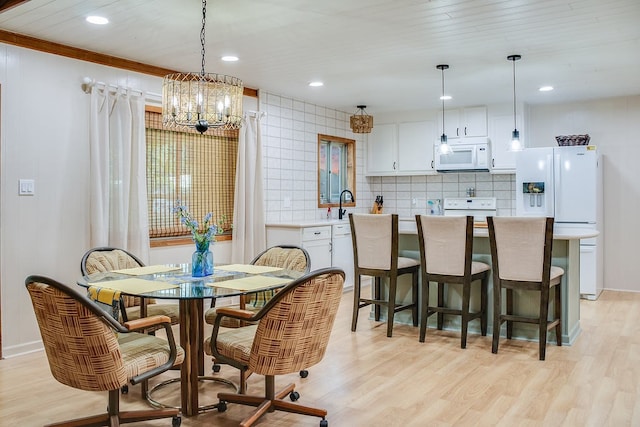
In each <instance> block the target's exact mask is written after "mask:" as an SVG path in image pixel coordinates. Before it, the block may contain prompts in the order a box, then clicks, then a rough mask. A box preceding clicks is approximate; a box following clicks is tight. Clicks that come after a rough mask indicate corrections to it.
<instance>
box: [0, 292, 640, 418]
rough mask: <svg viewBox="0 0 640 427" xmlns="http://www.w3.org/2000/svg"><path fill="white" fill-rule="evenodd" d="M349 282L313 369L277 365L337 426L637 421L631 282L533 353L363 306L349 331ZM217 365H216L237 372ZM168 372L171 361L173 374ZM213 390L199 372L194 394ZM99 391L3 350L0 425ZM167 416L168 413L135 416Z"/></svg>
mask: <svg viewBox="0 0 640 427" xmlns="http://www.w3.org/2000/svg"><path fill="white" fill-rule="evenodd" d="M351 304H352V293H351V292H349V293H346V294H345V295H344V297H343V299H342V303H341V306H340V311H339V314H338V319H337V320H336V324H335V326H334V331H333V336H332V338H331V341H330V343H329V349H328V351H327V354H326V356H325V358H324V360H323V361H322V362H321V363H320V364H318V365H316V366H314V367H312V368H311V369H310V370H309V372H310V375H309V377H308V378H306V379H301V378H300V377H299V376H298V375H297V374H292V375H288V376H285V377H279V378H278V379H277V382H276V387H278V385H282V386H283V385H285V384H286V383H288V382H295V383H296V385H297V390H298V391H299V392H300V394H301V398H300V401H299V402H300V403H302V404H309V405H316V406H320V407H324V408H326V409H327V410H328V411H329V415H328V417H327V419H328V421H329V425H330V426H333V427H337V426H349V427H351V426H449V425H459V426H496V425H497V426H540V425H544V426H638V425H640V393H639V388H640V294H632V293H621V292H612V291H606V292H605V293H604V294H603V295H602V296H601V297H600V299H599V300H598V301H595V302H592V301H582V302H581V305H580V309H581V326H582V334H581V335H580V336H579V337H578V340H577V342H576V343H575V344H574V345H573V346H570V347H569V346H565V347H556V346H555V345H553V344H550V345H549V347H548V349H547V360H546V361H544V362H541V361H539V360H538V348H537V344H536V343H533V342H523V341H511V342H508V341H507V340H506V339H502V340H501V342H500V351H499V353H498V354H497V355H494V354H492V353H491V339H490V337H489V336H487V337H481V336H479V335H470V337H469V342H468V346H467V349H466V350H462V349H460V347H459V342H460V341H459V335H458V334H457V333H456V332H448V331H444V332H439V331H436V330H434V329H429V330H428V332H427V341H426V342H425V343H422V344H421V343H419V342H418V330H417V328H413V327H411V326H406V325H396V326H395V328H394V336H393V338H387V337H386V334H385V326H384V324H382V323H375V322H373V321H370V320H368V319H367V312H366V310H361V316H360V320H359V325H358V331H357V332H356V333H352V332H350V321H351ZM236 372H237V371H235V370H233V369H232V368H230V367H223V370H222V372H221V375H222V376H224V377H227V378H230V379H233V380H235V379H236ZM176 374H177V372H173V373H171V375H176ZM262 379H263V378H262V377H260V376H258V375H253V376H252V377H251V378H250V385H249V393H251V394H260V393H262V391H263V389H262V387H263V386H262V384H263V383H262ZM220 390H222V389H221V388H220V387H219V386H216V385H215V384H214V383H211V382H208V383H203V385H202V387H201V403H202V401H205V403H206V402H210V403H214V402H215V401H216V398H215V396H216V393H217V392H218V391H220ZM106 404H107V401H106V394H102V393H90V392H84V391H78V390H74V389H71V388H69V387H66V386H63V385H61V384H59V383H57V382H56V381H55V380H54V379H53V377H52V376H51V374H50V372H49V369H48V366H47V362H46V357H45V355H44V353H41V352H40V353H35V354H30V355H26V356H21V357H16V358H12V359H8V360H2V361H0V425H1V426H5V425H6V426H9V425H11V426H37V425H42V424H44V423H46V422H53V421H59V420H64V419H69V418H75V417H80V416H85V415H90V414H93V413H98V412H101V411H103V410H105V408H106ZM135 408H141V409H142V408H146V404H145V403H144V402H142V401H140V392H139V387H132V390H131V392H130V393H129V395H126V396H123V397H122V399H121V409H123V410H128V409H135ZM250 411H251V408H248V407H242V406H239V405H232V404H230V405H229V409H228V410H227V412H225V413H218V412H217V411H215V410H214V411H209V412H206V413H203V414H200V415H198V416H197V417H192V418H183V423H182V425H183V426H205V425H206V426H211V425H214V426H234V425H237V424H238V422H239V421H240V420H241V419H242V418H244V417H245V416H246V415H247V414H248V413H249V412H250ZM318 420H319V419H318V418H314V417H304V416H300V415H293V414H284V413H273V414H268V415H267V416H266V418H263V420H262V421H261V422H260V423H259V424H258V425H263V426H282V427H288V426H296V427H297V426H317V425H318V423H319V421H318ZM137 425H140V426H160V425H171V422H170V421H168V420H167V421H154V422H147V423H139V424H137Z"/></svg>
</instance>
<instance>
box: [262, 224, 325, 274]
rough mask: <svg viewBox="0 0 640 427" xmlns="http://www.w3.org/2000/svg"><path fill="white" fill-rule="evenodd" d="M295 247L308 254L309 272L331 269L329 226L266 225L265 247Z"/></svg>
mask: <svg viewBox="0 0 640 427" xmlns="http://www.w3.org/2000/svg"><path fill="white" fill-rule="evenodd" d="M275 245H295V246H300V247H301V248H304V249H305V250H306V251H307V252H309V257H310V258H311V270H317V269H319V268H326V267H331V226H330V225H323V226H313V227H304V226H289V225H267V247H271V246H275Z"/></svg>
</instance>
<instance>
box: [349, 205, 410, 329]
mask: <svg viewBox="0 0 640 427" xmlns="http://www.w3.org/2000/svg"><path fill="white" fill-rule="evenodd" d="M349 223H350V224H351V238H352V241H353V262H354V277H355V283H354V285H353V318H352V321H351V331H354V332H355V330H356V325H357V323H358V312H359V310H360V309H361V308H363V307H367V306H369V305H374V318H375V320H376V321H379V320H380V306H381V305H384V306H387V336H388V337H391V335H392V333H393V319H394V315H395V313H397V312H398V311H402V310H409V309H410V310H411V314H412V318H413V326H418V271H419V270H420V261H419V260H415V259H413V258H406V257H400V256H398V215H396V214H375V215H374V214H353V213H350V214H349ZM409 273H410V274H411V276H412V282H411V291H412V292H411V297H412V300H411V303H409V304H398V303H397V302H396V289H397V284H398V277H399V276H401V275H403V274H409ZM362 276H373V278H374V283H373V298H362V296H361V284H362ZM382 278H388V279H389V292H388V298H386V299H385V298H383V296H382V290H381V279H382Z"/></svg>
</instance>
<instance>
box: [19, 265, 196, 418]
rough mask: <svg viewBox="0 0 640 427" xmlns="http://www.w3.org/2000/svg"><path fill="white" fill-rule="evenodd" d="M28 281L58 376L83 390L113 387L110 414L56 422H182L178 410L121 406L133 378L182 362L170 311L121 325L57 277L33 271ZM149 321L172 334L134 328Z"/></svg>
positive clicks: (138, 380) (108, 411) (53, 371)
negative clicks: (158, 334) (124, 390)
mask: <svg viewBox="0 0 640 427" xmlns="http://www.w3.org/2000/svg"><path fill="white" fill-rule="evenodd" d="M25 285H26V287H27V290H28V291H29V295H30V296H31V301H32V303H33V309H34V311H35V314H36V319H37V321H38V326H39V328H40V334H41V336H42V342H43V344H44V348H45V351H46V354H47V359H48V361H49V368H50V369H51V373H52V374H53V376H54V378H55V379H56V380H58V381H59V382H60V383H62V384H65V385H68V386H70V387H74V388H77V389H80V390H87V391H108V392H109V404H108V407H107V412H106V413H104V414H100V415H94V416H90V417H86V418H81V419H76V420H72V421H65V422H61V423H56V424H52V426H72V425H73V426H97V425H108V426H118V425H120V423H122V424H124V423H132V422H138V421H143V420H152V419H159V418H168V417H172V418H173V426H174V427H177V426H179V425H180V422H181V419H180V416H179V415H178V410H177V409H153V410H151V409H148V410H142V411H126V412H121V411H120V408H119V406H120V405H119V389H120V388H121V387H122V386H123V385H125V384H126V383H127V382H130V383H131V384H137V383H139V382H141V381H143V380H147V379H149V378H151V377H153V376H156V375H158V374H160V373H162V372H165V371H167V370H168V369H171V367H173V366H174V365H178V364H180V363H182V361H183V359H184V351H183V350H182V348H181V347H180V346H177V345H176V343H175V340H174V338H173V333H172V330H171V324H170V322H169V319H168V318H167V317H166V316H154V317H146V318H143V319H138V320H132V321H129V322H126V323H124V325H121V324H120V323H118V322H117V321H116V320H114V319H113V318H112V317H111V315H110V314H109V313H107V312H105V311H104V310H103V309H102V308H100V307H99V306H98V305H96V303H95V302H93V301H91V300H90V299H89V298H87V296H85V295H83V294H82V293H80V292H78V291H77V290H76V289H73V288H71V287H69V286H67V285H64V284H62V283H58V282H56V281H55V280H53V279H49V278H47V277H43V276H29V277H27V279H26V280H25ZM149 326H161V327H163V328H164V330H165V331H166V334H167V339H166V340H165V339H163V338H158V337H155V336H153V335H147V334H142V333H137V332H134V331H136V330H144V329H145V328H148V327H149ZM71 344H73V345H71Z"/></svg>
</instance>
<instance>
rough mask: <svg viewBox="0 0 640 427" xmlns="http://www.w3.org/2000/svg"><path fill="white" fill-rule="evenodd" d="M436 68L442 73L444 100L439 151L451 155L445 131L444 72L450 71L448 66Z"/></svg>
mask: <svg viewBox="0 0 640 427" xmlns="http://www.w3.org/2000/svg"><path fill="white" fill-rule="evenodd" d="M436 68H437V69H438V70H440V71H442V96H441V97H440V99H441V100H442V135H440V146H439V147H438V151H439V152H440V154H451V147H450V146H449V143H448V142H447V134H446V133H445V130H444V99H445V96H444V70H447V69H449V66H448V65H447V64H440V65H436Z"/></svg>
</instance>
